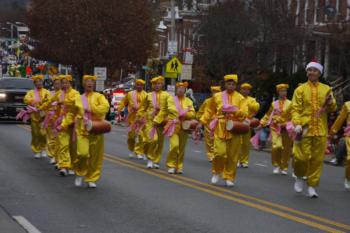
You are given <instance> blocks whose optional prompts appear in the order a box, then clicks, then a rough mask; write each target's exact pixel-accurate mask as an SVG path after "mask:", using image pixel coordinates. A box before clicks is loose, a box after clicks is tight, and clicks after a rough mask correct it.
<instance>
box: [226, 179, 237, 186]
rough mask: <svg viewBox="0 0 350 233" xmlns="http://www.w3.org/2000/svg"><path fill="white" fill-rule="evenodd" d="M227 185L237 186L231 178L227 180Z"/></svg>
mask: <svg viewBox="0 0 350 233" xmlns="http://www.w3.org/2000/svg"><path fill="white" fill-rule="evenodd" d="M226 186H227V187H233V186H235V183H233V181H231V180H226Z"/></svg>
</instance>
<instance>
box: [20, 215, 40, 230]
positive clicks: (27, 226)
mask: <svg viewBox="0 0 350 233" xmlns="http://www.w3.org/2000/svg"><path fill="white" fill-rule="evenodd" d="M13 218H14V219H15V220H16V221H17V222H18V223H19V224H20V225H21V226H22V227H23V228H24V229H25V230H26V231H27V232H28V233H41V232H40V231H39V230H38V229H37V228H36V227H35V226H33V225H32V224H31V223H30V222H29V221H28V220H27V219H26V218H25V217H23V216H13Z"/></svg>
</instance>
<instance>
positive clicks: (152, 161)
mask: <svg viewBox="0 0 350 233" xmlns="http://www.w3.org/2000/svg"><path fill="white" fill-rule="evenodd" d="M151 83H152V88H153V91H152V92H150V93H148V94H147V97H146V99H145V100H144V101H143V102H142V104H141V107H140V109H139V110H138V111H137V121H138V122H139V123H140V124H142V122H143V121H145V122H146V125H145V127H144V129H143V133H142V136H143V139H144V140H145V154H146V156H147V159H148V162H147V168H156V169H158V168H159V162H160V160H161V158H162V151H163V144H164V135H163V130H164V125H165V123H166V121H167V116H166V113H167V108H168V101H169V98H171V96H170V94H169V93H168V92H166V91H163V90H162V89H163V87H164V78H163V77H162V76H158V77H155V78H153V79H152V80H151Z"/></svg>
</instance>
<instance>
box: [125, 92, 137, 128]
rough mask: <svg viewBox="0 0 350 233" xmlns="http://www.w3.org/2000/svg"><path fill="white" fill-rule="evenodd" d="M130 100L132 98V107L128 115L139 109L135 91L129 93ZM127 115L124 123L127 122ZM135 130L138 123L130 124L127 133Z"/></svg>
mask: <svg viewBox="0 0 350 233" xmlns="http://www.w3.org/2000/svg"><path fill="white" fill-rule="evenodd" d="M131 98H132V100H133V102H134V106H133V107H132V108H130V112H129V114H130V113H135V112H137V110H138V109H139V103H138V102H137V91H136V90H135V91H133V92H132V93H131ZM129 114H128V116H127V118H126V120H125V121H126V122H129ZM137 128H139V126H138V123H137V122H134V123H132V124H131V125H130V126H129V128H128V131H129V132H131V131H136V129H137Z"/></svg>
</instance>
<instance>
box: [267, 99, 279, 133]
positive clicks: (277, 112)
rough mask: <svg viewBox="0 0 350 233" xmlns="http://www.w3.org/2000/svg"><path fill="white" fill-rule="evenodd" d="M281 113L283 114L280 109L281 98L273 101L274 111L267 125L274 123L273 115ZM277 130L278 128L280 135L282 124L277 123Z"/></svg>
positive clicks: (277, 131)
mask: <svg viewBox="0 0 350 233" xmlns="http://www.w3.org/2000/svg"><path fill="white" fill-rule="evenodd" d="M281 114H282V112H281V111H280V107H279V100H276V101H275V102H273V110H272V112H271V114H270V117H269V121H268V123H267V125H271V124H272V117H273V116H275V115H277V116H280V115H281ZM275 130H276V133H277V134H278V135H279V134H281V125H280V124H276V128H275ZM270 136H271V135H270ZM269 138H270V137H269Z"/></svg>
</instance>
